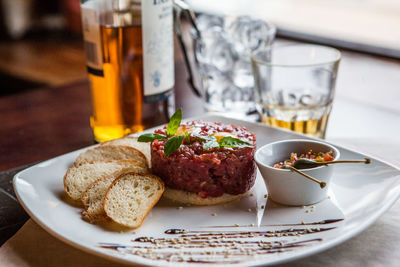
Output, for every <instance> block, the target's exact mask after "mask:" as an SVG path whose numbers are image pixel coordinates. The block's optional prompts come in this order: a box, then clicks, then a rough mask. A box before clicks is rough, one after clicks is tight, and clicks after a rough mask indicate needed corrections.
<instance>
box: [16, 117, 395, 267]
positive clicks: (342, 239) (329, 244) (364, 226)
mask: <svg viewBox="0 0 400 267" xmlns="http://www.w3.org/2000/svg"><path fill="white" fill-rule="evenodd" d="M210 118H211V119H213V120H214V118H216V119H218V118H223V119H229V120H232V121H233V122H232V123H233V124H235V122H239V123H240V122H245V123H250V124H255V125H258V126H262V127H266V128H272V129H274V130H277V131H282V132H286V133H290V134H291V135H294V137H296V136H297V137H301V138H305V139H310V140H317V141H322V142H326V143H328V144H332V145H334V146H335V147H338V148H340V149H344V150H348V151H350V152H353V153H358V154H362V155H363V156H368V157H370V158H371V159H373V160H376V161H378V162H380V163H384V164H385V165H387V166H389V167H392V168H394V169H395V170H397V171H399V172H400V166H396V165H394V164H393V163H390V162H387V161H386V160H385V159H381V158H377V157H376V156H374V155H370V154H368V153H365V152H358V151H357V150H354V149H352V148H347V147H346V146H343V145H338V144H336V143H335V142H330V141H326V140H323V139H320V138H316V137H310V136H307V135H305V134H301V133H297V132H293V131H290V130H287V129H282V128H279V127H273V126H269V125H265V124H263V123H260V122H251V121H244V120H240V119H235V118H231V117H226V116H221V115H216V114H205V115H199V116H194V117H190V118H184V119H183V120H184V121H187V120H199V119H202V120H209V119H210ZM160 126H161V125H159V126H156V127H153V128H150V129H146V130H145V131H143V132H149V131H152V130H153V129H156V128H159V127H160ZM97 145H98V144H95V145H91V146H87V147H83V148H80V149H77V150H74V151H71V152H68V153H65V154H62V155H58V156H56V157H53V158H50V159H47V160H44V161H41V162H39V163H36V164H34V165H32V166H30V167H28V168H26V169H24V170H21V171H19V172H18V173H16V174H15V175H14V177H13V181H12V185H13V189H14V192H15V194H16V196H17V199H18V201H19V203H20V205H21V206H22V207H23V208H24V210H25V211H26V212H27V213H28V215H29V216H30V218H31V219H32V220H33V221H35V223H37V224H38V225H39V226H40V227H42V228H43V229H44V230H45V231H46V232H48V233H49V234H50V235H51V236H53V237H55V238H57V239H58V240H60V241H62V242H64V243H66V244H68V245H70V246H72V247H74V248H76V249H79V250H82V251H84V252H86V253H89V254H91V255H96V256H100V257H102V258H106V259H108V260H111V261H115V262H119V263H124V264H130V265H132V264H137V265H139V266H165V265H171V263H166V264H162V262H152V263H151V264H150V263H148V264H146V263H144V262H138V261H131V260H128V259H126V258H123V257H120V256H118V255H114V254H108V253H103V252H101V250H100V249H95V248H94V247H91V246H89V245H84V244H81V243H79V242H76V241H73V240H71V239H68V237H66V236H64V235H62V234H60V233H58V232H56V231H54V230H53V229H51V227H49V226H47V225H46V223H45V221H42V220H41V219H39V218H38V217H37V216H35V214H34V211H32V210H31V209H30V208H29V207H28V206H27V205H26V203H25V202H24V201H23V200H22V197H21V194H20V192H19V191H18V185H17V184H18V180H20V179H23V178H22V177H20V176H21V175H23V174H24V173H25V172H28V171H29V170H30V169H32V168H35V167H38V166H39V165H41V164H46V162H50V161H56V160H57V159H58V158H61V157H65V156H66V155H69V154H74V153H77V152H78V151H80V150H85V149H88V148H90V147H94V146H97ZM399 175H400V173H399ZM399 198H400V190H398V192H396V194H394V195H393V196H392V197H391V199H389V200H388V201H387V202H386V203H385V204H384V205H383V206H382V207H381V208H380V209H379V210H378V211H377V212H375V213H374V214H373V216H371V217H369V218H368V219H367V220H364V221H363V222H362V223H361V224H359V227H357V228H355V229H354V230H353V231H351V232H348V233H346V234H344V235H341V236H339V237H338V238H335V239H332V240H328V241H326V242H324V243H322V244H321V245H316V246H313V247H310V248H309V249H308V250H306V251H298V252H294V253H293V255H292V256H291V257H286V258H283V259H279V258H277V259H271V260H269V261H268V262H262V259H261V258H260V259H257V260H254V261H251V262H247V264H246V263H245V262H244V263H239V264H235V266H249V264H250V265H251V266H267V265H273V264H282V263H286V262H291V261H294V260H299V259H301V258H305V257H308V256H310V255H313V254H316V253H320V252H322V251H325V250H327V249H329V248H332V247H335V246H337V245H339V244H341V243H344V242H345V241H347V240H350V239H351V238H353V237H356V236H357V235H359V234H360V233H361V232H363V231H364V230H366V229H367V228H368V227H369V226H371V225H372V224H373V223H375V222H376V221H377V220H378V219H379V218H380V217H381V216H382V215H383V214H384V213H385V212H387V211H388V210H389V209H390V208H391V207H392V206H393V205H394V204H395V203H396V202H397V200H398V199H399ZM192 266H198V264H192ZM201 266H204V264H202V265H201Z"/></svg>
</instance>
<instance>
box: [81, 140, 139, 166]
mask: <svg viewBox="0 0 400 267" xmlns="http://www.w3.org/2000/svg"><path fill="white" fill-rule="evenodd" d="M120 159H123V160H137V161H140V162H142V163H144V164H146V165H147V159H146V156H145V155H144V154H143V153H142V152H140V151H139V150H137V149H136V148H133V147H130V146H114V145H108V146H101V145H100V146H97V147H95V148H92V149H88V150H86V151H85V152H83V153H81V154H79V156H78V157H77V158H76V159H75V165H79V164H82V163H85V162H92V161H96V160H120Z"/></svg>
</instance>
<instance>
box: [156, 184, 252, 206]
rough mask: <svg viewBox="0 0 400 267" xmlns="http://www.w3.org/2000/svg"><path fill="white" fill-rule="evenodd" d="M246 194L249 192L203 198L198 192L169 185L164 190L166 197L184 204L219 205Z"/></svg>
mask: <svg viewBox="0 0 400 267" xmlns="http://www.w3.org/2000/svg"><path fill="white" fill-rule="evenodd" d="M246 194H247V192H246V193H243V194H239V195H230V194H223V195H222V196H220V197H206V198H202V197H200V196H199V195H198V194H197V193H192V192H187V191H182V190H176V189H171V188H168V187H167V188H166V189H165V192H164V197H166V198H168V199H171V200H173V201H176V202H180V203H183V204H190V205H196V206H210V205H219V204H224V203H227V202H231V201H233V200H236V199H239V198H241V197H243V196H245V195H246Z"/></svg>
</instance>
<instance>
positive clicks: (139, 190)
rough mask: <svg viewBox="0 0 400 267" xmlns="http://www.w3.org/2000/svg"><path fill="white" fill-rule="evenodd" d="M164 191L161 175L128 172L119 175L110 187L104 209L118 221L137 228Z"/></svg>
mask: <svg viewBox="0 0 400 267" xmlns="http://www.w3.org/2000/svg"><path fill="white" fill-rule="evenodd" d="M163 192H164V183H163V181H162V180H161V179H160V178H159V177H157V176H155V175H152V174H145V175H140V174H136V173H126V174H123V175H121V176H119V177H118V178H117V179H116V180H115V181H114V182H113V183H112V184H111V186H110V188H109V189H108V191H107V194H106V197H105V200H104V210H105V212H106V214H107V216H108V217H110V218H111V219H112V220H113V221H115V222H116V223H119V224H121V225H123V226H127V227H131V228H137V227H139V226H140V225H141V224H142V222H143V220H144V218H145V217H146V216H147V214H148V213H149V211H150V210H151V208H152V207H153V206H154V205H155V204H156V203H157V201H158V200H159V199H160V197H161V195H162V193H163Z"/></svg>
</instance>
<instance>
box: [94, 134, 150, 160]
mask: <svg viewBox="0 0 400 267" xmlns="http://www.w3.org/2000/svg"><path fill="white" fill-rule="evenodd" d="M101 145H102V146H110V145H111V146H130V147H133V148H136V149H137V150H139V151H141V152H142V153H143V154H144V155H145V156H146V159H147V164H148V166H150V164H151V160H150V159H151V153H150V143H144V142H139V141H138V138H137V137H129V136H128V137H124V138H118V139H114V140H111V141H107V142H104V143H101Z"/></svg>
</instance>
